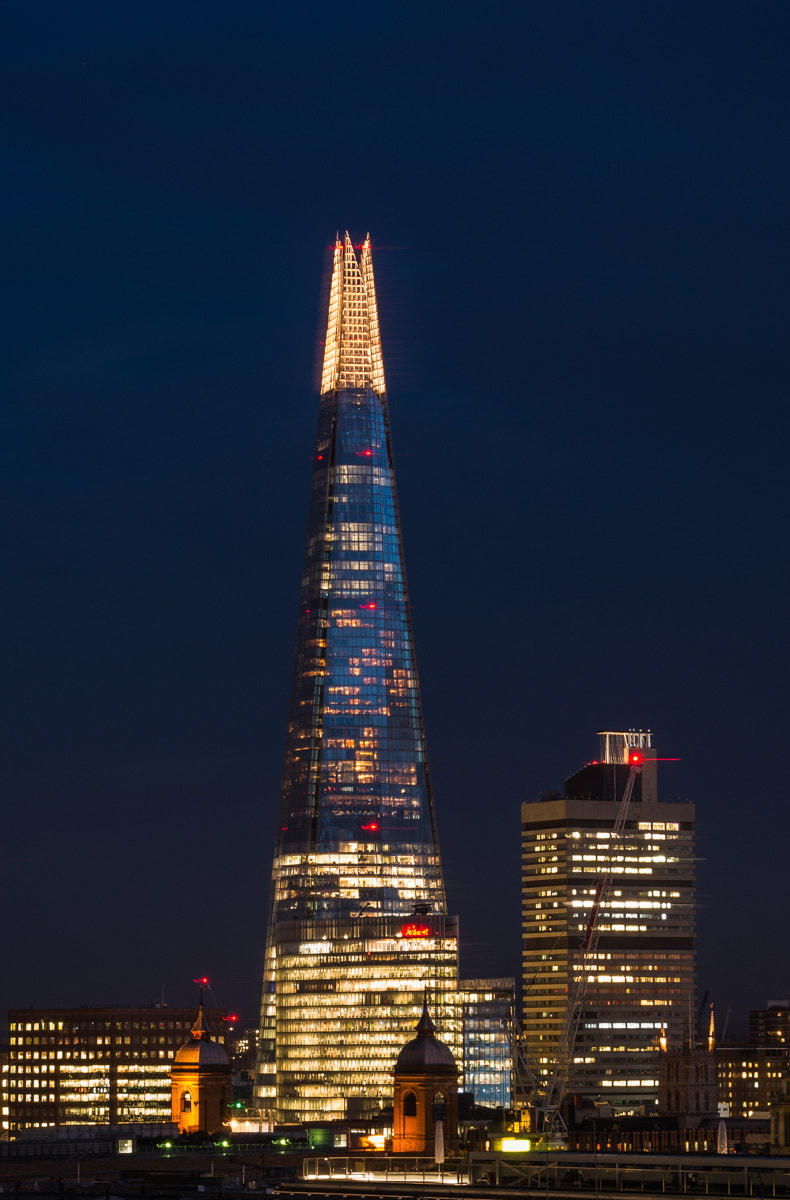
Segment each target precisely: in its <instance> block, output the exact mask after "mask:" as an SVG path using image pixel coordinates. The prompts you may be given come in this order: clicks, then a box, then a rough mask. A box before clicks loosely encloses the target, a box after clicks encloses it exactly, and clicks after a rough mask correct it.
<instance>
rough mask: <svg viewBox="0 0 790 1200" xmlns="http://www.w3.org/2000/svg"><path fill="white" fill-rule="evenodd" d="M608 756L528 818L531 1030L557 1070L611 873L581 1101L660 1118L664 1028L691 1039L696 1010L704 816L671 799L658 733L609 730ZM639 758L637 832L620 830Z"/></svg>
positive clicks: (547, 1065)
mask: <svg viewBox="0 0 790 1200" xmlns="http://www.w3.org/2000/svg"><path fill="white" fill-rule="evenodd" d="M600 738H601V756H600V759H599V760H598V761H596V762H593V763H588V764H587V766H586V767H583V768H582V769H581V770H579V771H577V772H576V773H575V774H574V775H572V776H571V777H570V778H569V779H567V780H566V782H565V794H564V795H563V796H558V795H547V796H543V797H541V798H540V799H539V800H538V801H536V802H533V803H527V804H524V805H523V806H522V809H521V821H522V884H523V888H522V895H523V907H522V912H523V970H524V1010H523V1029H524V1034H525V1036H526V1039H527V1041H528V1042H529V1044H530V1046H531V1048H532V1051H533V1053H534V1055H535V1058H536V1059H537V1061H538V1065H539V1067H540V1068H541V1069H542V1070H543V1071H545V1072H547V1073H551V1071H552V1068H553V1064H554V1062H555V1060H556V1057H557V1047H558V1042H559V1038H560V1034H561V1031H562V1028H563V1024H564V1022H565V1018H566V1013H567V1011H568V1000H569V993H570V991H571V989H572V987H573V982H574V979H575V978H576V977H577V975H578V971H579V964H580V961H581V958H580V947H581V943H582V940H583V938H584V937H585V932H586V930H587V928H588V923H589V921H590V916H591V914H592V912H593V906H594V904H595V903H597V899H596V897H597V889H598V885H599V882H600V879H601V876H602V873H603V872H608V873H609V874H610V875H611V886H610V888H609V892H608V898H605V900H604V902H603V903H602V905H601V907H600V911H599V914H598V929H599V940H598V945H597V949H596V952H595V953H596V958H595V964H594V968H593V970H592V971H591V972H590V974H589V977H588V985H587V993H586V999H585V1006H584V1010H583V1013H582V1016H581V1021H580V1024H579V1029H578V1035H577V1038H576V1043H575V1046H574V1050H573V1057H572V1062H571V1073H570V1079H569V1087H568V1094H570V1095H575V1096H577V1097H580V1098H581V1099H582V1101H583V1102H584V1103H587V1104H592V1103H596V1104H600V1103H603V1104H606V1105H607V1106H611V1111H612V1112H614V1113H615V1114H620V1115H624V1114H628V1113H633V1114H638V1113H639V1112H640V1111H648V1112H650V1111H652V1112H654V1111H655V1109H656V1101H657V1097H658V1040H659V1035H660V1033H661V1030H662V1028H663V1029H665V1030H666V1031H667V1032H668V1034H669V1037H670V1041H675V1042H679V1041H680V1040H681V1038H682V1033H683V1027H684V1023H685V1019H686V1014H687V1013H688V1011H689V1007H690V1006H691V1005H693V1003H694V987H695V979H694V969H695V959H694V936H695V913H694V807H693V805H691V804H688V803H680V802H674V803H659V802H658V795H657V777H656V774H657V768H656V752H655V749H654V748H653V745H652V736H651V734H650V732H649V731H647V732H645V731H641V730H639V731H635V730H629V731H626V732H619V733H611V732H607V733H602V734H601V735H600ZM634 754H638V755H639V761H640V763H641V774H640V775H638V776H637V778H636V783H635V786H634V791H633V797H632V801H631V805H630V809H629V812H628V819H627V821H626V824H625V829H624V832H623V836H622V837H621V838H620V839H619V841H618V842H617V843H616V844H615V842H614V840H613V839H614V834H613V828H614V825H615V821H616V818H617V814H618V811H619V807H620V800H621V798H622V796H623V793H624V790H625V787H626V782H627V780H628V777H629V771H630V765H629V764H630V761H631V758H632V756H633V755H634Z"/></svg>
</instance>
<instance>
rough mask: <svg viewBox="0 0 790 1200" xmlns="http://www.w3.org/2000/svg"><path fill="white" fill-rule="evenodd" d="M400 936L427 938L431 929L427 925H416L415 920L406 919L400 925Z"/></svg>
mask: <svg viewBox="0 0 790 1200" xmlns="http://www.w3.org/2000/svg"><path fill="white" fill-rule="evenodd" d="M400 932H401V937H405V938H427V937H430V936H431V931H430V929H429V928H428V926H427V925H418V924H417V922H416V921H408V922H407V923H406V924H405V925H401V927H400Z"/></svg>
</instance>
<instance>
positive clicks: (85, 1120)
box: [1, 1005, 225, 1138]
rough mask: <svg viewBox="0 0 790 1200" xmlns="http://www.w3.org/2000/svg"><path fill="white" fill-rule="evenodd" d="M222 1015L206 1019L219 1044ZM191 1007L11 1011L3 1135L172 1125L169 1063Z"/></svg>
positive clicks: (212, 1012) (189, 1022)
mask: <svg viewBox="0 0 790 1200" xmlns="http://www.w3.org/2000/svg"><path fill="white" fill-rule="evenodd" d="M224 1015H225V1010H224V1009H209V1010H207V1011H206V1013H205V1019H206V1023H207V1026H208V1027H209V1028H210V1029H212V1030H213V1032H214V1036H215V1037H216V1040H217V1043H218V1044H220V1045H221V1044H223V1043H224V1040H225V1032H224V1028H223V1020H222V1018H223V1017H224ZM194 1022H195V1010H194V1008H159V1007H158V1006H154V1005H151V1006H147V1007H140V1008H134V1007H125V1006H124V1007H112V1008H87V1007H86V1008H48V1009H32V1008H24V1009H11V1010H10V1011H9V1013H8V1028H9V1055H8V1062H7V1064H3V1074H2V1081H3V1082H2V1093H1V1094H2V1130H3V1132H7V1133H8V1135H9V1136H10V1137H12V1138H13V1137H14V1136H15V1134H16V1133H17V1131H19V1130H21V1129H46V1128H49V1127H53V1126H54V1127H57V1126H60V1125H118V1124H140V1123H150V1122H158V1121H169V1120H170V1114H171V1085H170V1064H171V1062H172V1061H173V1059H174V1058H175V1055H176V1051H177V1050H178V1049H179V1048H180V1047H181V1046H183V1044H184V1042H185V1041H186V1039H187V1038H188V1037H189V1034H190V1030H191V1028H192V1026H193V1024H194Z"/></svg>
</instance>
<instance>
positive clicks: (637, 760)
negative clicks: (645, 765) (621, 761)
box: [631, 754, 642, 763]
mask: <svg viewBox="0 0 790 1200" xmlns="http://www.w3.org/2000/svg"><path fill="white" fill-rule="evenodd" d="M641 761H642V755H641V754H632V755H631V762H632V763H641Z"/></svg>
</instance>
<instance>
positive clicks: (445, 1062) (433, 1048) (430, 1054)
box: [395, 1000, 458, 1076]
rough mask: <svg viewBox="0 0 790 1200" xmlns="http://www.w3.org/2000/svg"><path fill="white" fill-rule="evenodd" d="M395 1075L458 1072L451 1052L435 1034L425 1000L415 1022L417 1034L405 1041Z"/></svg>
mask: <svg viewBox="0 0 790 1200" xmlns="http://www.w3.org/2000/svg"><path fill="white" fill-rule="evenodd" d="M395 1074H396V1075H420V1074H423V1075H453V1076H456V1075H457V1074H458V1068H457V1066H456V1065H455V1059H454V1057H453V1052H452V1050H451V1049H450V1047H449V1046H445V1044H444V1042H440V1041H439V1039H438V1038H437V1036H436V1026H435V1025H434V1023H433V1021H432V1020H431V1017H430V1014H429V1012H428V1002H427V1000H426V1002H425V1004H424V1006H423V1010H422V1016H421V1017H420V1019H419V1021H418V1023H417V1036H416V1038H413V1039H412V1041H410V1042H407V1043H406V1045H405V1046H404V1047H403V1049H402V1050H401V1052H400V1054H399V1055H398V1061H397V1062H396V1063H395Z"/></svg>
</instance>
